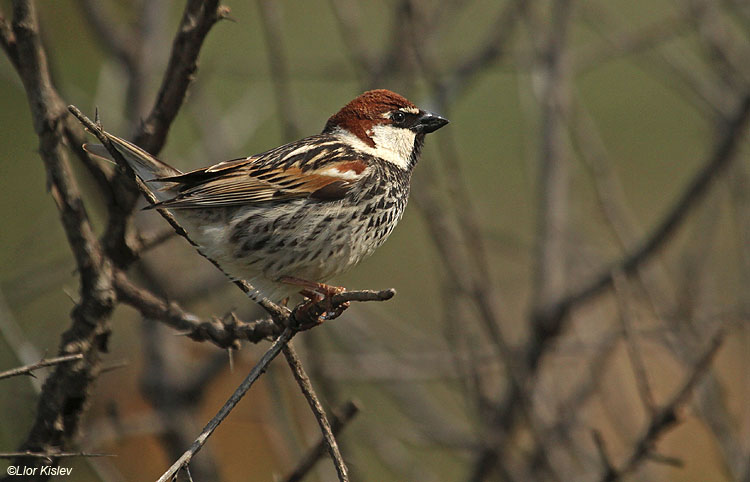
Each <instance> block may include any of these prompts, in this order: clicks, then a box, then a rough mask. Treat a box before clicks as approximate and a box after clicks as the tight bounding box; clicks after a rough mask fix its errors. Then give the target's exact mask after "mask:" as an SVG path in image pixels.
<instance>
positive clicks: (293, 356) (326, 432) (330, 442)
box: [282, 343, 349, 482]
mask: <svg viewBox="0 0 750 482" xmlns="http://www.w3.org/2000/svg"><path fill="white" fill-rule="evenodd" d="M282 350H283V351H284V356H285V357H286V361H287V363H288V364H289V368H291V370H292V374H293V375H294V379H295V380H296V381H297V384H298V385H299V387H300V389H301V390H302V394H303V395H304V396H305V399H306V400H307V403H308V404H309V405H310V408H311V409H312V411H313V414H315V419H316V420H317V421H318V425H319V426H320V430H321V432H323V440H324V441H325V446H326V448H327V449H328V453H329V454H330V455H331V459H332V460H333V465H334V466H335V467H336V474H337V475H338V478H339V481H340V482H347V481H348V480H349V473H348V470H347V468H346V464H345V463H344V458H343V457H341V452H340V451H339V446H338V444H337V443H336V438H335V437H334V434H333V431H332V430H331V424H330V423H329V422H328V417H327V416H326V412H325V410H323V406H322V405H321V404H320V400H318V396H317V395H316V394H315V390H314V389H313V386H312V383H310V378H309V377H308V376H307V373H305V369H304V368H303V367H302V363H301V362H300V360H299V357H298V356H297V352H296V350H295V349H294V346H292V345H291V344H289V343H288V344H287V345H286V346H284V347H283V348H282Z"/></svg>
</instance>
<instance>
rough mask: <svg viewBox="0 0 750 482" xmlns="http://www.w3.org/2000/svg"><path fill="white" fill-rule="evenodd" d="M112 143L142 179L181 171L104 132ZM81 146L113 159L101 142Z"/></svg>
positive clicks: (105, 157)
mask: <svg viewBox="0 0 750 482" xmlns="http://www.w3.org/2000/svg"><path fill="white" fill-rule="evenodd" d="M104 134H105V135H106V136H107V138H108V139H109V140H110V142H111V143H112V145H113V146H114V147H115V149H117V151H118V152H119V153H120V154H121V155H122V157H123V159H125V161H126V162H127V163H128V165H129V166H130V167H131V168H132V169H133V170H134V171H135V173H136V174H137V175H138V177H140V178H141V179H143V180H144V181H151V180H153V179H156V178H162V177H171V176H179V175H181V174H182V172H181V171H179V170H177V169H175V168H174V167H172V166H170V165H168V164H166V163H164V162H162V161H160V160H159V159H157V158H156V157H154V156H152V155H151V154H149V153H148V152H146V151H144V150H143V149H141V148H140V147H138V146H136V145H135V144H133V143H131V142H128V141H126V140H125V139H121V138H119V137H117V136H113V135H112V134H110V133H108V132H105V133H104ZM83 148H84V149H85V150H86V152H88V153H90V154H92V155H94V156H97V157H102V158H104V159H108V160H110V161H113V159H112V156H111V155H110V153H109V152H108V151H107V149H106V148H105V147H104V146H103V145H101V144H85V145H84V146H83Z"/></svg>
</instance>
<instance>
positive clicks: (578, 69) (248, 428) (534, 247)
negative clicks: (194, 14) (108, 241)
mask: <svg viewBox="0 0 750 482" xmlns="http://www.w3.org/2000/svg"><path fill="white" fill-rule="evenodd" d="M225 5H226V6H227V7H229V8H230V9H231V14H230V17H231V19H230V21H221V22H219V23H218V24H217V25H215V26H214V27H213V29H212V30H211V32H210V33H209V35H208V37H207V40H206V42H205V45H204V47H203V50H202V51H201V54H200V59H199V70H198V71H197V73H196V74H195V80H194V83H193V84H192V86H191V88H190V90H189V94H188V97H187V100H186V102H185V104H184V106H183V107H182V110H181V111H180V114H179V115H178V116H177V119H176V121H175V122H174V124H173V126H172V129H171V131H170V134H169V137H168V140H167V144H166V146H165V148H164V150H163V151H162V152H161V154H160V157H161V158H163V159H165V160H167V161H168V162H170V163H171V164H173V165H175V166H176V167H178V168H180V169H182V170H189V169H193V168H197V167H202V166H205V165H208V164H210V163H213V162H218V161H221V160H225V159H230V158H235V157H240V156H245V155H249V154H252V153H257V152H262V151H264V150H266V149H269V148H271V147H275V146H277V145H279V144H282V143H285V142H288V141H291V140H294V139H297V138H299V137H302V136H306V135H310V134H314V133H317V132H319V131H320V130H321V129H322V128H323V125H324V124H325V121H326V119H327V118H328V116H330V115H331V114H333V113H334V112H335V111H336V110H338V109H339V108H340V107H341V106H343V105H344V104H345V103H346V102H348V101H349V100H351V99H352V98H353V97H354V96H356V95H358V94H359V93H361V92H363V91H364V90H367V89H370V88H388V89H391V90H394V91H396V92H399V93H401V94H403V95H405V96H406V97H408V98H409V99H410V100H412V101H413V102H415V103H416V104H418V105H419V106H421V107H423V108H425V109H428V110H433V111H436V112H438V113H440V114H441V115H443V116H445V117H447V118H449V119H450V120H451V124H450V125H449V126H448V127H446V128H445V129H442V130H440V131H439V132H438V133H436V134H433V135H431V136H430V137H429V138H428V139H427V143H426V144H427V145H426V149H425V151H424V153H423V156H422V160H421V162H420V164H419V165H418V166H417V169H416V171H415V174H414V178H413V182H412V197H411V202H410V204H409V207H408V209H407V212H406V215H405V216H404V219H403V220H402V221H401V223H400V225H399V226H398V228H397V229H396V231H395V232H394V234H393V235H392V236H391V238H390V239H389V241H388V242H387V243H386V244H385V246H383V247H382V248H381V249H379V250H378V251H377V252H376V253H375V255H373V256H372V257H371V258H370V259H368V260H366V261H364V262H363V263H361V264H360V265H359V266H358V267H357V268H356V269H355V270H353V271H352V272H351V273H349V274H347V275H345V276H342V277H340V278H339V279H337V280H334V282H335V283H337V284H340V285H343V286H346V287H349V288H352V289H354V288H366V289H384V288H390V287H393V288H395V289H396V290H397V291H398V295H397V296H396V297H395V298H394V299H393V300H391V301H388V302H385V303H362V304H355V305H354V306H352V308H351V309H349V310H348V311H347V312H346V314H345V315H343V316H342V317H341V318H339V319H337V320H335V321H332V322H330V323H325V324H324V325H323V326H321V327H319V328H316V329H314V330H311V331H308V332H305V333H302V334H301V335H299V336H298V337H297V338H296V339H295V343H296V346H297V348H298V351H299V352H300V354H301V356H302V357H303V361H304V363H305V366H306V368H307V370H308V372H309V373H310V375H311V377H312V379H313V383H314V385H315V387H316V388H317V390H318V392H319V394H320V395H321V397H322V399H323V402H324V405H325V407H326V408H327V409H329V410H332V411H334V412H335V411H337V410H341V408H342V407H344V406H345V404H346V403H347V402H348V401H350V400H355V401H356V403H357V405H358V406H359V408H360V411H359V413H358V414H357V416H356V417H354V418H353V419H352V420H351V422H349V423H348V424H347V426H346V427H345V429H344V430H343V432H342V434H341V435H340V436H339V440H340V443H341V449H342V452H343V454H344V457H345V459H346V460H347V462H348V464H349V467H350V469H351V472H352V480H362V481H383V480H394V481H436V482H437V481H464V480H514V481H526V480H553V481H554V480H559V481H569V480H573V481H588V480H592V481H593V480H616V479H620V478H624V479H625V480H644V481H650V480H659V481H662V480H665V481H750V462H749V461H750V409H749V408H748V407H749V406H748V403H747V400H748V399H750V369H749V368H748V367H750V351H749V350H748V348H749V347H750V331H749V330H748V319H749V316H750V190H749V189H750V149H748V144H747V138H748V137H747V130H748V128H747V123H746V122H745V120H746V118H747V109H748V107H747V103H748V96H749V95H750V5H749V4H748V3H747V2H745V1H742V0H723V1H719V0H685V1H678V0H648V1H646V0H635V1H633V0H627V1H626V0H595V1H586V2H574V1H569V0H556V1H532V0H527V1H513V0H510V1H485V0H471V1H455V0H449V1H444V2H430V1H422V0H403V1H401V0H399V1H395V0H394V1H387V2H364V1H362V2H357V1H348V0H329V1H317V0H316V1H313V0H310V1H305V2H289V1H283V2H282V1H279V2H276V1H270V0H259V1H235V0H226V3H225ZM0 8H1V9H2V12H3V13H4V14H5V15H6V18H9V17H10V16H11V10H12V9H11V5H10V2H7V1H4V0H3V1H0ZM37 8H38V14H39V17H40V24H41V33H42V37H43V39H44V44H45V46H46V48H47V51H48V54H49V57H50V63H51V68H52V75H53V79H54V81H55V83H56V87H57V88H58V90H59V91H60V93H61V95H62V97H63V99H64V101H65V102H66V103H70V104H75V105H77V106H78V107H80V108H81V109H82V110H83V111H84V112H85V113H87V114H89V115H91V116H93V113H94V110H95V109H96V108H98V109H99V113H100V116H101V121H102V123H103V125H104V127H105V128H106V129H107V130H109V131H110V132H113V133H116V134H118V135H121V136H123V137H128V136H129V135H131V133H132V132H134V130H135V129H136V128H137V126H138V124H139V122H140V120H141V119H142V118H144V117H145V115H146V114H147V113H148V111H149V110H150V108H151V106H152V105H153V102H154V97H155V95H156V92H157V90H158V87H159V84H160V81H161V77H162V75H163V72H164V68H165V65H166V62H167V59H168V58H169V52H170V49H171V45H172V39H173V37H174V34H175V31H176V29H177V26H178V24H179V22H180V19H181V16H182V10H183V8H184V4H183V3H182V2H172V1H166V0H134V1H131V2H119V1H112V0H78V1H74V0H57V1H55V2H38V5H37ZM123 40H124V43H123ZM118 41H120V42H121V43H120V45H123V44H124V45H130V47H129V48H131V50H132V51H133V52H135V54H134V56H132V57H129V58H128V57H126V56H123V55H119V54H118V50H117V46H118V43H117V42H118ZM0 106H2V109H0V112H1V113H0V118H1V119H2V124H1V125H2V127H1V128H0V220H2V224H1V225H0V347H1V348H0V371H2V370H5V369H8V368H12V367H15V366H19V365H23V364H27V363H32V362H34V361H36V360H38V359H39V358H41V357H42V356H44V355H45V354H46V355H49V356H53V355H54V354H56V353H57V350H58V345H59V343H60V335H61V333H63V332H64V331H65V329H66V328H67V327H68V326H69V324H70V319H69V316H68V314H69V312H70V310H71V309H72V308H73V306H74V300H75V299H77V297H78V277H77V274H76V272H75V263H74V260H73V258H72V256H71V251H70V248H69V246H68V244H67V241H66V238H65V235H64V232H63V229H62V227H61V225H60V222H59V215H58V212H57V209H56V207H55V204H54V202H53V201H52V199H51V197H50V196H49V195H48V193H47V192H46V189H45V171H44V165H43V164H42V162H41V161H40V159H39V156H38V154H37V149H38V140H37V138H36V136H35V133H34V130H33V128H32V121H31V117H30V112H29V107H28V103H27V100H26V96H25V94H24V90H23V85H22V84H21V82H20V80H19V77H18V75H17V73H16V72H15V70H14V68H13V66H12V64H11V63H10V62H9V61H8V59H7V57H6V56H0ZM73 167H74V170H75V172H76V174H77V176H78V179H79V182H80V183H81V185H82V189H83V191H84V199H85V202H86V208H87V210H88V212H89V214H90V215H91V217H92V219H93V221H94V225H95V228H97V229H103V228H104V224H105V223H106V209H105V206H104V202H103V200H102V197H101V195H100V194H99V193H98V191H97V188H96V185H95V184H94V182H93V181H92V179H91V178H90V175H89V173H88V172H87V171H86V170H85V169H84V168H83V167H81V166H80V165H79V164H78V163H77V162H76V161H75V160H73ZM135 218H136V219H135V220H136V224H137V226H138V229H139V230H140V232H141V233H143V234H144V236H147V237H149V238H150V239H157V240H158V242H155V243H153V244H154V246H153V247H152V249H149V250H148V252H146V253H145V254H144V255H143V259H142V260H141V261H139V262H138V263H136V265H134V267H133V268H132V269H131V274H132V277H133V279H135V280H137V281H139V282H141V283H142V284H144V285H147V286H149V287H150V289H152V290H153V291H155V292H158V293H160V294H162V295H163V296H164V297H166V298H167V299H170V300H175V301H177V302H179V303H180V304H181V305H182V306H183V307H185V308H186V309H187V310H189V311H191V312H192V313H196V314H197V315H199V316H201V317H203V318H210V317H211V316H217V317H221V316H224V315H226V314H227V313H229V312H234V313H236V314H237V316H239V317H240V318H241V319H243V320H252V319H254V318H258V317H260V316H262V312H261V311H260V310H259V309H258V308H257V307H256V306H254V305H253V304H252V303H251V302H250V301H249V300H247V298H246V297H245V296H244V295H243V294H242V293H241V292H240V291H239V290H237V288H236V287H235V286H233V285H232V284H231V283H229V282H228V281H227V280H226V279H225V278H224V277H223V276H222V275H221V274H220V273H218V272H217V271H216V270H215V269H214V268H213V267H212V266H211V265H210V264H209V263H208V262H206V261H205V260H204V259H203V258H201V257H199V256H197V255H196V254H195V252H194V251H193V249H192V248H191V247H190V246H189V245H188V244H187V243H186V242H185V241H184V240H183V239H181V238H177V237H175V236H170V235H169V233H170V229H169V228H168V226H167V225H166V223H164V221H163V220H162V219H161V218H160V217H159V216H157V215H156V213H154V212H151V211H149V212H137V213H136V216H135ZM177 335H178V333H176V332H175V330H173V329H171V328H168V327H166V326H165V325H162V324H160V323H159V322H156V321H152V320H144V319H142V318H141V316H140V315H139V314H138V313H137V312H136V311H135V310H133V309H132V308H130V307H127V306H124V305H119V306H118V308H117V309H116V311H115V312H114V316H113V318H112V336H111V339H110V352H109V353H108V354H106V355H105V358H104V367H105V369H107V368H109V369H107V370H105V371H104V372H103V373H102V374H101V375H100V376H99V378H98V380H97V381H96V384H95V385H94V387H93V391H92V402H91V405H90V407H89V409H88V412H87V414H86V416H85V418H84V422H83V423H82V426H81V428H80V437H79V440H80V443H79V447H78V448H79V449H80V450H84V451H87V452H96V453H107V454H115V455H116V457H113V458H96V459H87V460H81V459H72V460H68V459H66V460H65V462H64V463H63V464H61V465H62V466H66V467H73V468H74V471H73V477H72V480H81V481H88V480H92V481H94V480H104V481H120V480H149V479H151V480H153V479H156V478H157V477H158V476H159V475H160V474H161V473H162V472H164V470H165V469H166V468H167V467H168V466H169V465H171V463H172V462H173V461H174V460H175V459H176V458H177V456H178V455H179V454H180V453H181V452H182V451H183V450H185V448H187V446H188V445H189V443H190V442H191V441H192V439H193V438H194V437H195V436H196V435H197V434H198V432H199V431H200V429H201V428H202V426H203V425H204V424H205V422H206V421H207V420H208V419H209V418H210V417H211V416H213V414H215V413H216V411H217V410H218V408H219V407H220V406H221V404H222V403H223V402H224V401H225V400H226V399H227V398H228V397H229V395H230V394H231V392H232V391H233V390H234V388H235V387H236V386H237V385H238V384H239V383H240V381H241V380H242V378H243V377H244V376H245V374H246V373H247V372H248V370H249V369H250V367H252V365H253V364H254V363H255V362H256V361H257V360H258V358H259V357H260V356H261V355H262V354H263V352H264V351H265V350H266V349H267V347H268V344H267V343H266V342H263V343H260V344H259V345H253V344H243V347H242V349H241V350H240V351H238V352H236V353H235V354H234V367H233V369H230V363H229V357H228V355H227V352H226V351H225V350H221V349H219V348H217V347H215V346H214V345H211V344H209V343H198V342H195V341H192V340H190V339H188V338H187V337H184V336H177ZM37 375H38V377H39V378H37V379H35V378H28V377H20V378H13V379H7V380H2V381H0V452H8V451H12V450H15V448H16V447H17V446H18V445H19V444H20V443H21V442H22V441H23V440H24V439H25V437H26V434H27V433H28V431H29V429H30V426H31V424H32V422H33V420H34V417H35V410H36V399H37V396H38V391H39V387H40V386H41V380H43V379H44V376H45V375H46V373H45V372H43V371H40V372H38V373H37ZM674 417H676V423H671V422H672V421H674V420H673V419H674ZM319 438H320V432H319V430H318V428H317V425H316V422H315V419H314V418H313V416H312V414H311V413H310V411H309V409H308V407H307V405H306V402H305V400H304V399H303V397H302V396H301V394H300V393H299V389H298V388H297V386H296V384H295V383H294V380H293V379H292V377H291V376H290V371H289V369H288V367H287V366H285V364H284V362H283V361H280V360H276V361H275V362H274V363H273V364H272V365H271V368H270V370H269V371H268V372H267V373H266V374H265V375H264V376H263V377H262V378H261V379H260V382H259V384H258V385H257V386H254V387H253V388H252V390H251V391H250V392H249V394H248V395H247V396H246V397H245V398H244V399H243V400H242V401H241V402H240V404H239V405H238V407H237V408H236V410H235V411H234V412H233V413H232V414H231V415H230V417H229V418H228V419H227V420H226V421H225V422H224V423H223V424H222V425H221V426H220V427H219V429H218V430H217V431H216V433H215V434H214V435H213V437H212V438H211V439H210V440H209V442H208V444H207V446H206V448H205V449H204V450H203V451H202V452H201V453H200V454H199V455H198V456H197V458H196V459H195V460H194V462H193V464H192V465H191V470H192V473H193V476H194V477H195V480H201V481H207V480H227V481H235V480H236V481H240V480H243V481H247V480H251V481H270V480H285V476H286V475H287V474H288V473H290V472H291V470H292V469H293V468H294V467H295V466H296V465H297V463H298V461H299V460H300V459H301V458H302V457H303V455H304V454H305V453H306V452H307V450H308V449H309V448H310V447H311V446H312V445H314V444H315V443H316V442H317V441H318V439H319ZM6 465H7V462H3V461H0V468H2V469H3V470H4V469H5V466H6ZM335 477H336V476H335V472H334V471H333V467H332V465H331V463H330V460H328V459H327V458H324V459H322V460H321V461H320V462H319V463H318V464H317V466H316V468H315V470H314V471H313V472H311V473H310V474H309V475H308V477H307V479H306V480H311V481H313V480H319V481H329V480H335ZM60 480H63V478H62V477H61V478H60ZM65 480H71V478H69V477H68V478H65Z"/></svg>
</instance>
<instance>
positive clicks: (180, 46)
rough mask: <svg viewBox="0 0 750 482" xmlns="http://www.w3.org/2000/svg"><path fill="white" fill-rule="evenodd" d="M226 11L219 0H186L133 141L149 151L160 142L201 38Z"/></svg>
mask: <svg viewBox="0 0 750 482" xmlns="http://www.w3.org/2000/svg"><path fill="white" fill-rule="evenodd" d="M228 15H229V8H228V7H224V6H220V5H219V0H188V2H187V5H186V6H185V12H184V13H183V15H182V20H181V21H180V27H179V30H178V32H177V36H176V37H175V39H174V43H173V44H172V54H171V55H170V57H169V63H168V64H167V69H166V71H165V73H164V78H163V80H162V83H161V87H160V88H159V93H158V94H157V96H156V102H155V103H154V106H153V108H152V109H151V113H150V114H149V115H148V117H146V120H145V121H144V122H143V124H142V125H141V127H140V129H139V132H138V133H136V135H135V137H134V139H133V142H134V143H135V144H136V145H138V146H140V147H142V148H143V149H145V150H146V151H148V152H151V153H153V154H155V153H158V152H159V151H160V150H161V148H162V147H163V146H164V143H165V142H166V140H167V133H168V130H169V127H170V126H171V125H172V121H174V118H175V117H176V116H177V112H178V111H179V109H180V107H181V106H182V102H183V100H184V99H185V94H186V93H187V89H188V86H190V83H191V82H192V81H193V78H194V75H195V72H196V70H197V69H198V64H197V61H198V54H199V53H200V50H201V47H202V46H203V42H204V41H205V39H206V36H207V35H208V32H209V30H211V27H213V26H214V24H215V23H216V22H218V21H219V20H221V19H223V18H226V17H227V16H228Z"/></svg>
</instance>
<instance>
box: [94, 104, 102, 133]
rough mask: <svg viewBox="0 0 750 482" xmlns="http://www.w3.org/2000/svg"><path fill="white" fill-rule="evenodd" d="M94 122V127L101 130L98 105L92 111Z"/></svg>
mask: <svg viewBox="0 0 750 482" xmlns="http://www.w3.org/2000/svg"><path fill="white" fill-rule="evenodd" d="M94 123H95V124H96V127H98V128H99V129H100V130H101V128H102V121H101V119H100V118H99V107H97V108H96V110H95V111H94Z"/></svg>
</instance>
